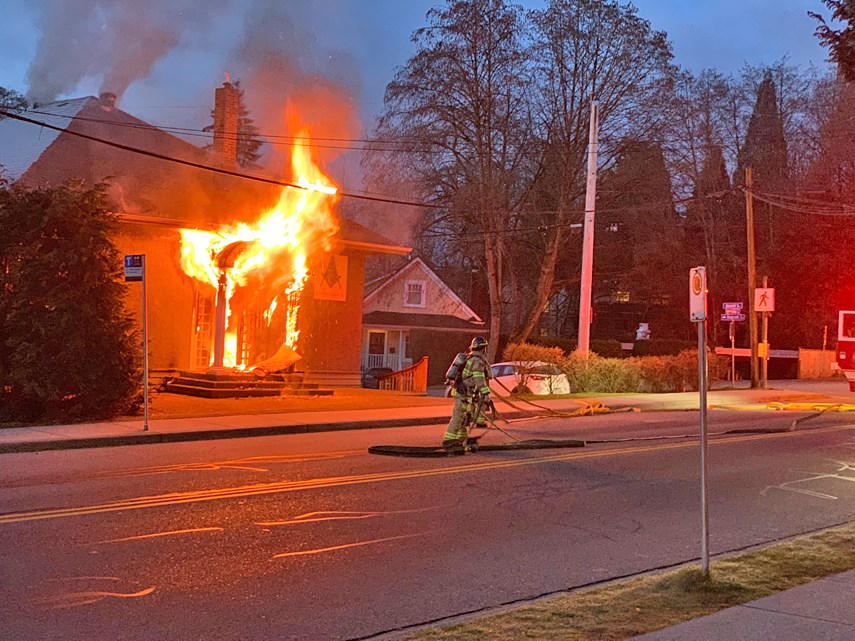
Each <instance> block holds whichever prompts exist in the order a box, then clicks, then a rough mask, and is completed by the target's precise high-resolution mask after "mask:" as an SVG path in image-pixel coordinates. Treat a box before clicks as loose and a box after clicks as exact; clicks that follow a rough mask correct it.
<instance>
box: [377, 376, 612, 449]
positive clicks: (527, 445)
mask: <svg viewBox="0 0 855 641" xmlns="http://www.w3.org/2000/svg"><path fill="white" fill-rule="evenodd" d="M496 382H497V383H498V384H499V385H501V386H502V388H503V389H504V390H506V391H508V392H509V393H511V392H510V390H508V388H507V387H505V386H504V385H502V383H501V382H499V381H496ZM496 396H498V397H499V398H500V399H501V400H502V402H504V403H505V404H507V405H509V406H510V407H513V408H514V409H516V410H521V411H523V412H527V410H522V409H521V408H519V407H517V406H516V405H514V404H513V403H511V402H510V400H509V399H507V398H505V397H503V396H500V395H498V394H497V395H496ZM484 400H485V399H484V398H482V397H478V401H477V404H476V406H475V411H474V412H472V415H471V416H470V419H469V429H468V433H469V434H471V433H472V432H473V431H474V430H475V429H479V428H482V427H483V429H484V432H483V433H482V434H480V435H479V436H477V437H471V436H470V437H468V438H467V439H466V443H461V444H460V445H455V446H452V447H425V446H422V447H418V446H409V445H373V446H371V447H369V448H368V452H369V453H371V454H380V455H384V456H404V457H413V458H441V457H446V456H463V455H464V454H466V453H467V452H477V451H483V452H498V451H506V450H542V449H552V448H566V447H585V441H583V440H578V439H527V440H521V439H518V438H516V437H515V436H512V435H511V434H508V432H506V431H505V430H503V429H502V428H501V427H499V426H498V425H496V419H499V420H503V421H505V422H506V423H507V422H508V421H507V419H502V418H501V417H500V416H499V413H498V412H497V411H496V407H495V406H494V405H493V403H492V401H490V402H489V403H490V405H489V408H490V410H491V413H492V414H493V416H492V418H491V417H489V416H487V413H486V412H485V411H484V409H485V408H484V406H483V403H484ZM525 402H527V403H528V404H529V405H532V406H533V407H538V408H540V409H543V410H546V411H547V412H548V413H550V414H552V415H555V416H562V417H573V416H592V415H594V414H605V413H607V412H608V411H609V409H608V408H607V407H604V406H603V405H602V403H596V404H594V403H585V404H584V407H582V408H580V409H579V410H576V411H574V412H569V413H568V412H558V411H555V410H552V409H551V408H548V407H543V406H540V405H536V404H535V403H531V402H529V401H525ZM529 413H530V414H531V416H539V414H537V413H535V412H529ZM479 416H480V417H483V418H484V420H485V421H486V423H487V426H480V425H478V421H477V419H478V417H479ZM489 429H495V430H498V431H499V432H501V433H502V434H504V435H505V436H507V437H508V438H510V439H511V441H509V442H506V443H496V444H491V445H488V444H484V445H482V444H480V443H478V440H479V439H480V438H481V437H482V436H483V435H484V434H486V432H487V430H489Z"/></svg>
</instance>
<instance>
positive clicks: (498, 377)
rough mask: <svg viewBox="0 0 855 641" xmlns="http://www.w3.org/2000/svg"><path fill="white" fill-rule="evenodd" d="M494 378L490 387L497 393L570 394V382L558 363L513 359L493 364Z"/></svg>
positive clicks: (505, 394)
mask: <svg viewBox="0 0 855 641" xmlns="http://www.w3.org/2000/svg"><path fill="white" fill-rule="evenodd" d="M491 372H492V373H493V379H492V380H491V381H490V389H491V390H493V391H494V392H495V393H496V394H500V395H502V396H507V394H508V390H510V391H511V392H513V393H515V394H535V395H537V396H544V395H547V394H569V393H570V382H569V381H568V380H567V376H566V375H565V374H564V373H563V372H562V371H561V370H560V369H559V368H558V366H556V365H552V364H550V363H541V362H539V361H538V362H534V363H529V362H520V361H512V362H506V363H496V364H495V365H493V366H492V368H491Z"/></svg>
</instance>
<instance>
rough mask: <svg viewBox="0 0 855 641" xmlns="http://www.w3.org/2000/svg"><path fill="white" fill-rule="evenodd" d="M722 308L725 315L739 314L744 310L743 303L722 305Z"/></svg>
mask: <svg viewBox="0 0 855 641" xmlns="http://www.w3.org/2000/svg"><path fill="white" fill-rule="evenodd" d="M721 307H722V309H723V310H724V313H725V314H738V313H739V310H740V309H742V303H722V304H721Z"/></svg>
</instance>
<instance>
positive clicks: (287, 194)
mask: <svg viewBox="0 0 855 641" xmlns="http://www.w3.org/2000/svg"><path fill="white" fill-rule="evenodd" d="M299 138H300V142H302V141H306V142H308V140H309V138H308V136H307V135H305V132H301V135H300V136H299ZM291 169H292V173H293V175H294V176H298V178H297V179H296V183H297V184H298V185H300V186H301V187H302V188H303V189H299V190H298V189H289V188H284V189H283V190H282V192H281V193H280V196H279V202H278V203H277V204H276V206H274V207H273V208H272V209H270V210H268V211H266V212H264V213H263V214H262V215H261V216H260V218H259V219H258V221H257V222H255V223H253V224H247V223H237V224H234V225H227V226H223V227H221V228H220V229H219V230H217V231H215V232H211V231H202V230H199V229H182V230H181V267H182V269H183V270H184V272H185V273H186V274H187V275H189V276H191V277H193V278H194V279H196V280H197V281H199V282H201V283H203V284H205V285H209V286H211V287H213V288H214V290H215V291H216V293H217V298H216V307H215V312H214V317H215V326H216V329H215V332H214V334H215V335H214V346H213V350H212V357H211V361H210V366H212V367H214V368H222V367H226V368H236V369H247V367H248V366H249V365H250V364H253V365H255V364H257V363H259V362H261V361H264V360H265V359H268V360H269V359H271V358H272V357H275V356H276V355H280V354H282V353H283V352H285V351H287V350H285V348H286V347H287V348H288V349H290V350H293V352H296V351H297V343H298V340H299V337H300V330H299V327H298V313H299V310H300V302H301V298H302V293H303V290H304V288H305V285H306V281H307V280H308V277H309V267H308V265H309V260H310V259H313V258H315V257H316V256H317V255H319V254H322V253H328V252H330V250H331V248H332V239H333V237H334V236H335V235H336V234H337V233H338V229H339V226H338V222H337V220H336V219H335V216H334V215H333V211H332V208H333V206H334V204H335V202H336V198H335V196H336V193H337V188H336V187H334V186H332V185H330V184H329V183H330V182H331V181H330V180H329V178H328V177H327V176H325V175H324V174H323V173H322V172H321V170H320V169H319V168H318V167H317V165H316V164H315V163H314V162H313V161H312V158H311V156H310V147H309V146H307V145H305V144H298V145H295V147H294V151H293V152H292V156H291ZM297 357H298V358H299V355H297ZM292 362H293V357H292Z"/></svg>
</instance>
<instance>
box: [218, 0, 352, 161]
mask: <svg viewBox="0 0 855 641" xmlns="http://www.w3.org/2000/svg"><path fill="white" fill-rule="evenodd" d="M337 5H338V2H336V1H335V0H333V1H330V0H315V1H314V2H313V3H306V4H303V3H298V2H281V1H280V0H255V1H254V2H252V3H251V5H250V7H249V9H248V11H247V12H246V14H245V16H244V25H243V34H242V36H241V39H240V41H239V43H238V44H237V46H236V47H235V48H234V50H233V52H232V55H231V57H230V62H229V67H228V68H229V69H230V70H231V71H232V75H233V76H234V77H236V78H240V81H241V87H242V88H244V89H245V90H246V101H247V106H248V107H249V109H250V111H251V113H252V116H253V117H254V118H255V119H256V121H257V123H259V128H260V129H262V131H264V132H265V133H271V134H285V135H294V133H295V132H289V131H288V130H287V125H286V121H285V107H286V105H288V106H289V107H290V108H292V109H295V110H296V111H297V112H298V113H299V114H300V116H301V119H302V120H303V121H304V122H305V123H306V124H307V125H309V126H310V128H311V130H312V134H313V135H314V136H319V137H324V138H345V139H346V138H355V137H358V135H359V133H360V129H361V125H360V122H359V118H358V116H357V102H356V96H357V95H358V94H359V93H361V86H362V83H361V75H360V73H359V70H358V65H357V64H356V62H355V60H354V59H353V58H352V57H351V56H350V55H348V54H346V53H343V52H341V51H332V50H324V49H323V48H322V47H321V46H320V45H319V44H318V41H317V39H316V38H315V37H314V36H313V35H312V29H317V30H322V29H324V24H323V16H324V14H325V13H327V12H332V11H336V10H338V9H337ZM296 25H300V26H299V28H298V27H297V26H296ZM279 151H282V149H281V148H280V150H279ZM315 151H316V154H315V155H316V157H318V158H319V160H320V161H321V163H322V164H326V163H328V162H329V161H331V160H332V158H333V157H335V156H338V155H340V154H341V151H340V150H338V151H336V150H324V149H316V150H315ZM286 153H287V152H286Z"/></svg>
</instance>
